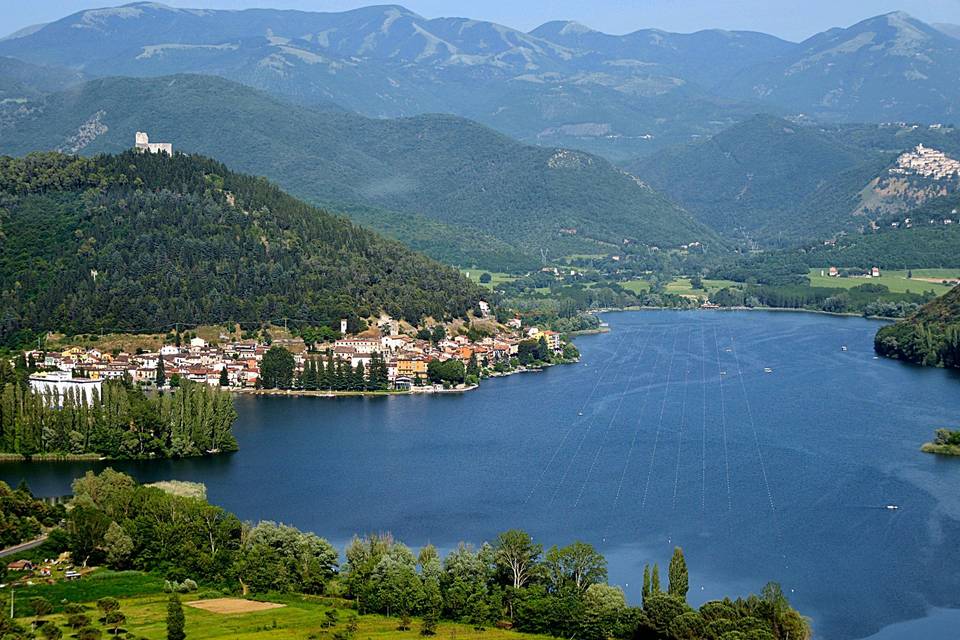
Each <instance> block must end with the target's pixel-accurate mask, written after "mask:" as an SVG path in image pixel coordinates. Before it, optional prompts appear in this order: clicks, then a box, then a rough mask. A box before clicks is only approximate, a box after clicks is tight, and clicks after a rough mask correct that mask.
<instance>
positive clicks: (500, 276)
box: [463, 269, 519, 289]
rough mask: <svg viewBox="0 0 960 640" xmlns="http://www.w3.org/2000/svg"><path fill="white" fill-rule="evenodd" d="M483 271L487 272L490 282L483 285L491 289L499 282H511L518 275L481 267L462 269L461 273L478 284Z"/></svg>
mask: <svg viewBox="0 0 960 640" xmlns="http://www.w3.org/2000/svg"><path fill="white" fill-rule="evenodd" d="M484 273H489V274H490V276H491V279H490V282H487V283H485V284H484V285H483V286H485V287H489V288H490V289H493V288H494V287H496V286H497V285H498V284H500V283H501V282H513V281H514V280H516V279H517V278H518V277H519V276H515V275H512V274H509V273H500V272H499V271H484V270H483V269H464V270H463V275H465V276H467V277H468V278H470V280H472V281H473V282H475V283H476V284H480V276H481V275H482V274H484Z"/></svg>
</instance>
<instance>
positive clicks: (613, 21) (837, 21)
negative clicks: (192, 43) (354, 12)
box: [0, 0, 960, 41]
mask: <svg viewBox="0 0 960 640" xmlns="http://www.w3.org/2000/svg"><path fill="white" fill-rule="evenodd" d="M164 3H165V4H168V5H171V6H179V7H192V8H217V9H245V8H252V7H273V8H284V9H302V10H310V11H342V10H345V9H352V8H355V7H361V6H366V5H370V4H402V5H404V6H405V7H407V8H408V9H410V10H412V11H415V12H417V13H419V14H420V15H423V16H425V17H427V18H436V17H440V16H458V17H469V18H476V19H480V20H490V21H493V22H499V23H501V24H505V25H507V26H510V27H514V28H517V29H521V30H523V31H529V30H531V29H533V28H534V27H536V26H538V25H540V24H543V23H544V22H548V21H550V20H576V21H578V22H582V23H584V24H586V25H587V26H589V27H591V28H593V29H597V30H599V31H605V32H607V33H615V34H621V33H628V32H630V31H635V30H637V29H646V28H659V29H665V30H667V31H677V32H684V33H686V32H690V31H697V30H699V29H712V28H720V29H746V30H752V31H763V32H765V33H771V34H773V35H776V36H780V37H781V38H786V39H788V40H795V41H799V40H802V39H804V38H807V37H809V36H811V35H813V34H815V33H818V32H820V31H823V30H825V29H829V28H831V27H836V26H843V27H845V26H849V25H851V24H854V23H856V22H859V21H860V20H862V19H864V18H868V17H871V16H875V15H879V14H881V13H887V12H890V11H897V10H902V11H906V12H908V13H910V14H911V15H913V16H914V17H916V18H919V19H921V20H924V21H926V22H947V23H953V24H960V0H890V1H887V0H536V1H534V2H531V1H530V0H481V1H480V2H477V1H476V0H408V1H406V2H398V1H397V0H368V1H366V2H364V1H356V0H164ZM118 4H125V0H0V5H2V6H3V10H2V12H0V33H3V34H6V33H11V32H13V31H16V30H18V29H21V28H23V27H26V26H29V25H33V24H37V23H41V22H49V21H51V20H56V19H57V18H62V17H64V16H66V15H69V14H71V13H74V12H76V11H81V10H83V9H89V8H94V7H103V6H114V5H118Z"/></svg>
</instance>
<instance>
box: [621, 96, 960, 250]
mask: <svg viewBox="0 0 960 640" xmlns="http://www.w3.org/2000/svg"><path fill="white" fill-rule="evenodd" d="M919 144H923V145H925V146H927V147H930V148H932V149H936V150H939V151H943V152H944V153H945V154H947V155H949V156H951V157H954V158H956V157H960V132H958V131H957V129H955V128H953V127H928V126H924V127H918V126H913V125H899V124H897V125H864V124H852V125H814V124H812V123H807V124H796V123H793V122H790V121H787V120H784V119H781V118H776V117H772V116H767V115H757V116H754V117H753V118H751V119H749V120H746V121H744V122H741V123H740V124H738V125H736V126H734V127H731V128H730V129H727V130H725V131H723V132H721V133H719V134H717V135H715V136H713V137H711V138H709V139H706V140H703V141H700V142H696V143H693V144H689V145H685V146H681V147H676V148H673V149H669V150H665V151H663V152H661V153H658V154H656V155H654V156H652V157H649V158H643V159H639V160H635V161H634V162H632V163H628V164H627V168H628V170H629V171H631V172H633V173H635V174H636V175H638V176H640V177H641V178H642V179H644V180H645V181H647V182H649V183H650V184H651V185H652V186H653V187H654V188H655V189H658V190H660V191H662V192H664V193H666V194H667V195H668V196H670V197H671V198H673V199H674V200H676V201H677V202H678V203H680V204H681V205H682V206H684V207H685V208H686V209H687V210H688V211H690V212H691V213H693V214H694V215H695V216H696V217H697V218H698V219H699V220H701V221H702V222H705V223H706V224H708V225H710V226H711V227H712V228H714V229H717V230H719V231H721V232H722V233H726V234H735V235H737V236H739V237H748V238H750V239H752V240H757V241H759V242H760V243H761V244H764V245H767V246H771V245H774V244H776V243H782V244H787V245H789V244H794V243H796V242H801V241H804V240H808V239H821V240H823V239H828V238H831V237H832V236H833V235H834V234H837V233H839V232H843V231H846V232H856V231H860V230H862V229H864V228H866V227H868V220H870V219H880V218H882V217H883V216H886V215H889V214H891V213H895V212H903V211H908V210H910V209H912V208H914V207H916V206H918V204H926V203H927V202H929V201H930V200H931V198H935V196H936V195H937V194H941V193H954V192H956V191H957V189H958V187H960V183H958V182H957V180H956V179H943V180H931V179H927V178H924V177H923V176H902V175H892V174H890V173H889V172H888V171H887V169H888V168H889V167H890V166H891V164H892V163H893V162H894V161H895V160H896V159H897V156H898V155H899V154H901V153H903V152H907V151H912V150H913V149H914V148H915V147H916V146H917V145H919Z"/></svg>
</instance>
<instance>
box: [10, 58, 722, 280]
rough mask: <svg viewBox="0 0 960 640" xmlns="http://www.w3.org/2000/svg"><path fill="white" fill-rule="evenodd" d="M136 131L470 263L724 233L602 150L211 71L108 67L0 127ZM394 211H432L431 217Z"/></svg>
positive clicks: (28, 134) (17, 145) (52, 142)
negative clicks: (321, 99)
mask: <svg viewBox="0 0 960 640" xmlns="http://www.w3.org/2000/svg"><path fill="white" fill-rule="evenodd" d="M137 130H141V131H147V132H149V133H150V135H151V138H152V139H155V140H163V141H171V142H173V143H174V147H175V148H176V149H180V150H183V151H189V152H198V153H203V154H205V155H208V156H211V157H215V158H217V159H218V160H221V161H223V162H226V163H227V164H229V165H230V166H231V167H236V168H237V169H238V170H242V171H246V172H250V173H255V174H259V175H264V176H267V177H268V178H270V179H273V180H275V181H277V183H278V184H280V186H282V187H283V188H285V189H287V190H288V191H290V192H291V193H293V194H295V195H297V196H299V197H301V198H305V199H307V200H309V201H311V202H313V203H315V204H322V205H327V206H336V207H337V208H340V207H348V208H351V209H354V210H357V211H360V212H363V214H364V215H362V216H361V217H362V220H363V222H364V223H366V224H369V225H371V226H373V227H374V228H377V229H380V230H382V231H384V232H386V233H390V234H391V235H393V236H394V237H398V238H401V239H403V240H405V241H410V240H411V239H418V240H419V242H414V243H413V244H414V246H417V247H418V248H422V249H423V250H424V251H427V252H429V253H430V255H432V256H434V257H437V258H441V259H444V260H447V261H451V262H456V263H457V264H461V265H463V266H471V265H472V264H477V265H481V266H486V267H491V268H498V267H499V268H500V269H501V270H502V269H504V268H524V267H530V266H532V265H535V264H536V263H537V262H538V261H539V259H540V255H541V253H540V252H541V250H543V251H546V252H547V253H548V255H550V256H554V257H555V256H558V255H562V254H565V253H589V252H592V251H595V250H596V249H597V247H598V243H600V245H601V246H607V247H609V246H613V245H615V246H619V245H621V244H622V243H623V241H624V240H625V239H626V240H630V241H633V242H636V243H640V244H650V245H657V246H660V247H671V246H677V245H680V244H685V243H689V242H691V241H694V240H699V241H701V242H704V243H707V244H714V245H715V244H716V242H717V240H716V236H715V234H713V233H712V232H710V231H709V230H708V229H706V228H705V227H704V226H703V225H702V224H700V223H698V222H697V221H695V220H694V219H693V218H692V216H690V215H689V214H688V213H686V212H685V211H684V210H682V209H680V208H679V207H677V206H676V205H674V204H672V203H671V202H669V201H668V200H667V199H666V198H664V197H663V196H661V195H659V194H658V193H656V192H654V191H653V190H652V189H650V188H649V187H647V186H646V185H644V184H641V183H638V181H636V180H635V179H634V178H632V177H631V176H630V175H627V174H626V173H624V172H623V171H621V170H619V169H617V168H616V167H614V166H613V165H611V164H610V163H608V162H607V161H605V160H603V159H601V158H598V157H596V156H592V155H589V154H586V153H582V152H572V151H564V150H560V149H553V148H542V147H533V146H528V145H524V144H521V143H518V142H516V141H514V140H512V139H510V138H508V137H506V136H503V135H501V134H498V133H496V132H494V131H492V130H490V129H488V128H486V127H484V126H482V125H478V124H476V123H473V122H470V121H468V120H463V119H461V118H456V117H453V116H437V115H433V116H431V115H426V116H418V117H415V118H406V119H397V120H384V119H370V118H365V117H362V116H358V115H355V114H350V113H345V112H330V111H320V110H316V109H310V108H304V107H297V106H294V105H291V104H287V103H284V102H281V101H279V100H277V99H275V98H272V97H270V96H267V95H266V94H263V93H261V92H259V91H256V90H253V89H250V88H248V87H245V86H242V85H239V84H235V83H232V82H229V81H226V80H221V79H218V78H213V77H207V76H173V77H164V78H154V79H150V80H146V79H130V78H112V79H103V80H95V81H91V82H88V83H85V84H83V85H81V86H79V87H77V88H74V89H71V90H68V91H65V92H61V93H57V94H53V95H51V96H48V97H47V98H46V99H44V100H43V101H41V102H39V103H38V104H37V107H36V109H35V110H33V111H31V112H30V113H27V114H25V115H24V116H23V117H22V118H20V119H19V120H18V121H16V122H15V123H13V124H12V125H10V126H8V127H6V128H4V129H3V130H2V131H0V152H3V153H9V154H13V155H20V154H23V153H26V152H29V151H34V150H44V149H63V150H65V151H71V152H80V153H83V154H92V153H97V152H119V151H121V150H123V149H126V148H129V147H130V146H131V145H132V143H133V133H134V132H135V131H137ZM371 210H382V211H384V212H385V213H384V215H382V216H381V215H376V214H375V211H371ZM391 212H392V213H391ZM398 212H399V213H403V214H419V215H421V216H424V217H426V218H428V219H430V220H432V221H433V224H432V225H431V226H430V227H429V228H428V229H427V230H424V229H423V226H424V225H423V224H421V221H420V220H419V219H418V218H417V217H415V216H414V217H411V218H410V219H405V218H404V216H402V215H395V214H396V213H398ZM561 229H564V230H567V231H566V232H561ZM571 229H575V230H576V233H575V234H574V233H571V232H570V231H569V230H571ZM471 247H472V249H471ZM463 249H466V251H462V250H463Z"/></svg>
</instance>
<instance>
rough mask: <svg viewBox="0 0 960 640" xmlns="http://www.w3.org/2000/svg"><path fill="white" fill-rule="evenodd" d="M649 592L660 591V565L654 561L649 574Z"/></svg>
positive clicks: (655, 592)
mask: <svg viewBox="0 0 960 640" xmlns="http://www.w3.org/2000/svg"><path fill="white" fill-rule="evenodd" d="M650 593H651V594H657V593H660V567H659V566H657V564H656V563H654V565H653V573H652V574H651V575H650Z"/></svg>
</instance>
